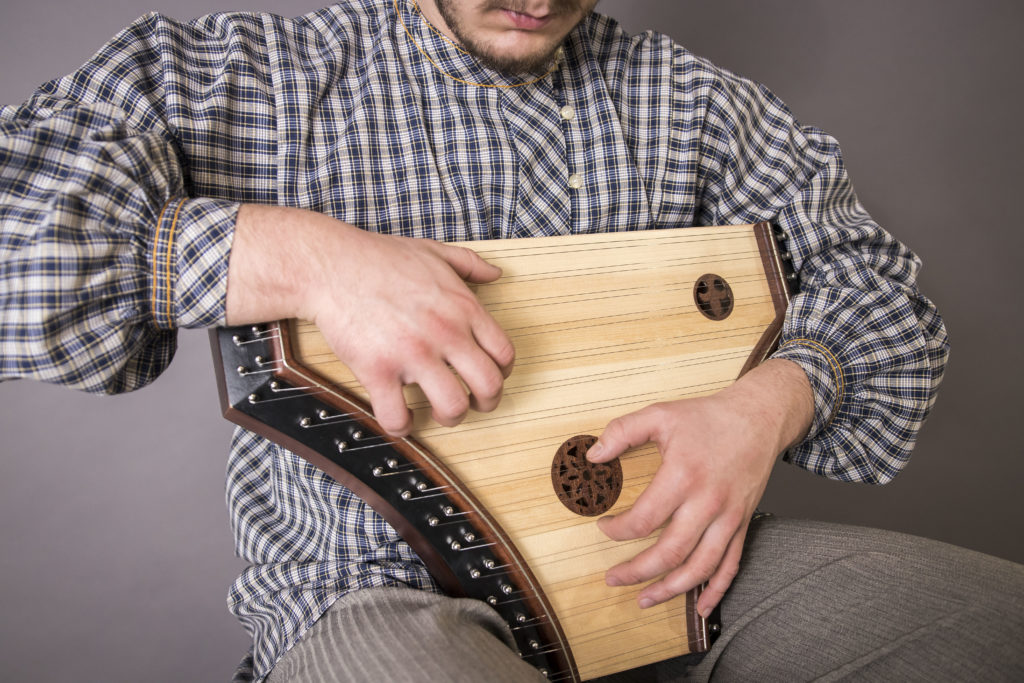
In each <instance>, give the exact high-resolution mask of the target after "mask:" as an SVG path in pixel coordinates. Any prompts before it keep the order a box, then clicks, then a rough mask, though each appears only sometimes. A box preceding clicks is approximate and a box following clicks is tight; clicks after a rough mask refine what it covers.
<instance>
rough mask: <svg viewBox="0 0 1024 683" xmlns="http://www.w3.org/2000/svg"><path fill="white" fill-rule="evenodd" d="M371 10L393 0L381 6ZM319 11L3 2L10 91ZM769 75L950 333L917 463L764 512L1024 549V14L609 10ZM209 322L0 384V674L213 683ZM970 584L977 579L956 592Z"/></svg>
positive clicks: (926, 5)
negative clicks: (95, 384) (163, 365)
mask: <svg viewBox="0 0 1024 683" xmlns="http://www.w3.org/2000/svg"><path fill="white" fill-rule="evenodd" d="M382 1H383V0H382ZM317 4H318V3H316V2H315V1H314V0H287V1H285V0H281V1H280V2H273V0H227V2H225V3H219V2H217V0H176V1H175V2H170V1H169V0H90V1H89V2H60V1H59V0H33V1H28V0H4V2H3V3H2V4H0V57H2V59H0V64H3V67H2V68H0V101H2V102H6V103H14V102H19V101H21V100H22V99H24V98H25V97H26V96H27V95H28V94H29V92H30V91H31V89H32V88H33V87H34V86H35V85H36V84H38V83H40V82H42V81H44V80H47V79H49V78H51V77H54V76H57V75H62V74H64V73H66V72H68V71H71V70H72V69H74V68H75V67H76V66H78V65H79V64H80V63H81V62H82V61H84V60H85V59H86V58H88V56H89V55H90V54H91V52H92V51H93V50H95V49H96V48H97V47H99V45H100V44H102V43H103V42H104V41H105V40H106V39H107V38H108V37H109V36H111V35H113V33H115V32H116V31H117V30H118V29H119V28H120V27H121V26H123V25H124V24H126V23H128V22H129V21H131V20H132V19H133V18H135V17H136V16H137V15H139V14H142V13H144V12H146V11H149V10H160V11H163V12H166V13H169V14H171V15H172V16H176V17H179V18H186V17H190V16H194V15H198V14H203V13H206V12H208V11H212V10H215V9H271V10H273V11H276V12H278V13H281V14H288V15H295V14H301V13H303V12H305V11H308V10H310V9H313V8H314V6H315V5H317ZM599 7H600V8H601V9H602V10H603V11H605V12H606V13H608V14H612V15H614V16H617V17H619V18H620V19H621V20H623V21H624V23H625V24H626V26H627V27H628V28H629V29H631V30H640V29H644V28H657V29H658V30H661V31H663V32H666V33H669V34H670V35H672V36H673V37H675V38H676V39H677V40H679V41H680V42H682V43H683V44H685V45H687V46H689V47H690V48H691V49H693V50H694V51H695V52H697V53H700V54H704V55H706V56H708V57H711V58H712V59H714V60H716V61H717V62H718V63H720V64H722V65H723V66H727V67H729V68H732V69H734V70H736V71H739V72H740V73H743V74H745V75H748V76H751V77H753V78H756V79H758V80H760V81H762V82H764V83H766V84H768V85H769V86H770V87H771V88H772V89H773V90H775V91H776V92H777V93H778V94H779V95H780V96H782V98H783V99H784V100H786V101H787V102H788V103H789V104H790V105H791V106H792V107H793V109H794V110H795V111H796V112H797V114H798V116H799V117H800V118H801V119H802V120H803V121H805V122H807V123H813V124H816V125H819V126H821V127H823V128H825V129H826V130H828V131H830V132H831V133H833V134H834V135H835V136H836V137H837V138H838V139H839V140H840V142H841V143H842V144H843V147H844V150H845V152H846V157H847V161H848V163H849V168H850V170H851V173H852V175H853V178H854V181H855V183H856V185H857V187H858V192H859V194H860V196H861V198H862V199H863V201H864V203H865V204H866V205H867V207H868V209H869V210H870V211H871V212H872V213H873V214H874V216H875V217H876V218H877V219H878V220H879V221H881V222H882V223H883V225H886V226H887V227H888V228H889V229H890V230H891V231H892V232H894V233H895V234H896V235H897V236H898V237H900V238H901V239H903V240H905V241H906V242H908V243H909V244H911V245H912V246H913V247H914V248H915V249H916V250H917V251H918V253H919V254H920V255H921V256H922V257H923V259H924V261H925V264H926V267H925V270H924V271H923V274H922V278H921V281H922V285H923V288H924V290H925V292H926V293H927V294H928V295H929V296H930V297H931V298H933V299H934V300H935V301H936V302H937V303H938V305H939V308H940V310H941V311H942V312H943V314H944V316H945V318H946V320H947V323H948V326H949V329H950V333H951V337H952V341H953V355H952V362H951V365H950V367H949V372H948V375H947V379H946V383H945V385H944V388H943V395H942V397H941V398H940V401H939V404H938V407H937V409H936V410H935V412H934V414H933V417H932V418H931V421H930V423H929V424H928V425H927V427H926V428H925V431H924V432H923V434H922V435H921V439H920V443H919V446H918V449H917V454H916V458H915V460H914V461H913V462H912V463H911V464H910V466H909V467H908V469H907V470H906V471H905V472H904V474H902V475H901V477H899V478H898V479H897V480H896V481H895V482H894V483H892V484H890V485H888V486H885V487H880V488H869V487H866V486H856V485H841V484H835V483H833V482H827V481H824V480H820V479H818V478H816V477H813V476H812V475H808V474H805V473H803V472H801V471H797V470H796V469H794V468H792V467H789V466H785V465H780V466H779V467H778V468H777V470H776V473H775V475H774V477H773V481H772V483H771V485H770V487H769V490H768V493H767V495H766V499H765V503H764V507H766V508H767V509H771V510H774V511H776V512H778V513H785V514H790V515H803V516H813V517H818V518H826V519H833V520H841V521H849V522H855V523H863V524H871V525H876V526H881V527H887V528H891V529H898V530H903V531H909V532H913V533H917V534H922V535H926V536H931V537H935V538H940V539H943V540H947V541H950V542H953V543H957V544H960V545H965V546H968V547H971V548H976V549H979V550H982V551H985V552H989V553H993V554H996V555H1000V556H1003V557H1007V558H1010V559H1013V560H1015V561H1018V562H1020V561H1024V520H1022V516H1021V514H1020V502H1019V498H1020V496H1021V493H1022V491H1021V483H1022V480H1024V476H1022V475H1024V458H1022V455H1024V449H1022V447H1021V442H1020V438H1019V429H1018V426H1019V424H1020V421H1021V417H1020V415H1019V413H1020V409H1021V407H1022V401H1021V399H1020V398H1019V395H1018V392H1019V389H1020V387H1021V384H1022V383H1021V379H1022V373H1021V369H1020V367H1021V366H1020V363H1019V360H1018V359H1017V355H1018V354H1017V351H1018V349H1019V342H1018V341H1017V340H1018V337H1019V331H1020V327H1021V324H1020V320H1019V319H1018V314H1019V312H1020V310H1021V306H1020V303H1019V301H1018V300H1017V297H1018V296H1019V295H1020V294H1021V292H1022V287H1021V285H1022V276H1021V274H1020V269H1019V267H1018V263H1017V261H1018V260H1019V259H1020V255H1021V253H1022V252H1024V249H1022V247H1024V240H1022V238H1021V231H1020V229H1019V216H1020V214H1021V211H1020V210H1019V208H1018V199H1019V197H1020V194H1021V193H1022V192H1024V189H1022V187H1021V181H1022V180H1024V177H1022V176H1024V174H1022V172H1021V158H1022V152H1024V149H1022V142H1024V135H1022V133H1021V128H1020V113H1019V112H1020V111H1021V110H1022V109H1021V107H1022V104H1024V102H1022V97H1021V87H1020V83H1021V76H1020V67H1021V65H1022V51H1021V49H1020V48H1019V47H1014V46H1015V45H1019V32H1020V29H1021V28H1024V9H1022V8H1024V5H1022V4H1021V3H1020V2H1018V1H1017V0H896V1H894V0H859V2H856V3H844V2H827V1H826V0H788V1H785V2H783V1H782V0H758V1H756V2H755V1H750V2H740V1H739V0H690V1H688V2H678V3H667V2H663V1H661V2H659V1H656V0H605V1H604V2H603V3H602V4H601V5H600V6H599ZM211 373H212V365H211V363H210V360H209V352H208V348H207V342H206V335H205V333H202V332H184V333H182V334H181V349H180V351H179V355H178V358H177V359H176V361H175V363H174V364H173V365H172V367H171V370H170V371H169V372H168V373H166V375H164V376H163V377H162V378H161V379H159V380H158V381H157V382H156V383H155V384H154V385H153V386H152V387H149V388H147V389H145V390H143V391H141V392H138V393H137V394H135V395H131V396H121V397H115V398H104V397H91V396H84V395H78V394H75V393H72V392H69V391H67V390H63V389H59V388H55V387H49V386H43V385H40V384H37V383H30V382H11V383H7V384H2V385H0V405H2V411H0V434H2V437H3V438H2V444H3V445H2V446H0V448H2V449H3V457H2V458H0V558H2V559H0V579H2V581H0V604H2V606H3V608H2V612H0V678H3V679H4V680H9V681H34V682H40V681H62V680H68V679H75V680H87V681H93V680H95V681H100V680H102V681H137V680H149V681H218V680H220V681H223V680H226V679H228V678H229V676H230V674H231V671H232V669H233V667H234V665H235V663H236V662H237V661H238V659H239V658H240V657H241V655H242V653H243V652H244V650H245V647H246V638H245V634H244V633H243V631H242V629H241V628H240V627H239V626H238V625H237V624H235V622H234V621H233V619H232V618H231V617H230V616H229V615H228V614H227V611H226V609H225V604H224V599H225V594H226V589H227V586H228V584H229V583H230V582H231V580H232V579H233V577H234V576H235V574H236V573H237V572H238V571H239V570H240V568H241V566H242V564H241V562H240V561H239V560H237V559H236V558H234V557H233V554H232V545H231V538H230V533H229V530H228V523H227V516H226V513H225V510H224V504H223V477H224V464H225V454H226V451H227V443H228V438H229V434H230V431H231V429H230V426H229V425H228V424H227V423H225V422H223V421H221V419H220V418H219V416H218V407H217V401H216V397H215V387H214V380H213V376H212V374H211ZM964 590H965V591H970V590H971V587H970V586H964Z"/></svg>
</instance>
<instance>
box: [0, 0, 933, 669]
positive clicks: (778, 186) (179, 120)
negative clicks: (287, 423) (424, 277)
mask: <svg viewBox="0 0 1024 683" xmlns="http://www.w3.org/2000/svg"><path fill="white" fill-rule="evenodd" d="M563 47H564V55H563V56H562V58H561V59H559V60H558V61H557V62H556V63H555V64H554V65H553V66H552V70H551V71H549V72H548V73H546V74H528V75H526V76H516V77H510V76H505V75H500V74H497V73H494V72H492V71H490V70H488V69H486V68H484V67H482V66H480V65H479V64H478V63H477V62H476V61H475V60H474V59H473V58H472V57H471V56H469V55H468V54H466V53H465V52H463V51H462V50H460V49H459V48H458V47H457V46H455V45H454V44H452V43H451V42H450V41H448V40H447V39H446V38H445V37H444V36H443V35H441V34H440V33H438V32H437V31H436V30H434V29H433V28H432V27H430V26H429V25H428V24H427V23H426V22H425V21H424V20H423V18H422V16H421V15H420V14H419V13H418V11H417V9H416V8H415V6H414V5H413V4H412V3H411V2H407V0H398V1H397V2H394V4H392V2H380V1H379V0H378V1H377V2H372V1H371V0H354V1H353V2H349V3H346V4H344V5H339V6H335V7H331V8H328V9H324V10H322V11H319V12H315V13H312V14H310V15H307V16H305V17H302V18H299V19H295V20H287V19H283V18H280V17H275V16H270V15H265V14H218V15H212V16H209V17H205V18H202V19H199V20H196V21H193V22H190V23H177V22H175V21H172V20H170V19H168V18H165V17H162V16H157V15H151V16H146V17H143V18H141V19H139V20H138V21H137V22H135V23H134V24H133V25H132V26H130V27H129V28H128V29H126V30H125V31H124V32H122V33H121V34H119V35H118V36H117V37H116V38H115V39H114V40H113V41H112V42H111V43H109V44H108V45H107V46H105V47H104V48H103V49H102V50H101V51H100V52H99V53H98V54H97V55H96V56H95V57H94V58H93V59H92V60H91V61H89V62H88V63H87V64H86V65H85V66H83V67H82V68H81V69H80V70H79V71H78V72H76V73H75V74H73V75H71V76H68V77H66V78H64V79H60V80H57V81H54V82H51V83H48V84H46V85H44V86H42V88H41V89H40V90H39V91H38V92H37V93H36V94H35V95H34V96H33V97H32V99H31V100H30V101H29V102H27V103H26V104H24V105H22V106H21V107H7V108H4V109H3V110H2V111H0V196H2V202H0V204H2V206H0V225H2V235H0V257H2V259H0V301H2V313H0V378H3V379H8V378H14V377H32V378H37V379H41V380H44V381H49V382H58V383H62V384H66V385H69V386H73V387H77V388H80V389H84V390H87V391H94V392H120V391H128V390H132V389H135V388H138V387H140V386H142V385H144V384H146V383H147V382H149V381H151V380H152V379H153V378H155V377H156V376H157V375H158V374H159V373H160V372H161V371H162V370H163V369H164V368H165V367H166V365H167V363H168V362H170V359H171V356H172V355H173V352H174V346H175V332H174V330H175V329H176V328H178V327H199V326H209V325H216V324H218V323H222V322H223V318H224V294H225V279H226V270H227V257H228V254H229V251H230V245H231V237H232V234H233V226H234V219H235V214H236V211H237V207H238V205H239V203H241V202H253V203H263V204H280V205H288V206H295V207H304V208H308V209H313V210H317V211H322V212H325V213H327V214H330V215H333V216H336V217H338V218H340V219H343V220H345V221H348V222H350V223H353V224H355V225H358V226H360V227H362V228H365V229H367V230H376V231H380V232H389V233H394V234H402V235H410V236H417V237H433V238H437V239H443V240H456V239H459V240H464V239H479V238H492V237H516V236H522V235H552V234H561V233H584V232H595V231H609V230H635V229H643V228H660V227H675V226H684V225H693V224H703V225H716V224H728V223H751V222H756V221H761V220H768V219H771V220H774V221H776V223H778V224H779V225H780V226H781V227H782V228H783V229H784V230H785V232H786V233H787V235H788V249H789V251H791V253H792V254H793V258H794V263H795V266H796V268H797V269H798V271H799V276H800V284H801V293H800V294H799V295H798V296H797V297H796V298H795V299H794V300H793V302H792V304H791V306H790V309H789V313H788V315H787V319H786V324H785V329H784V336H783V339H782V344H781V348H780V350H779V351H778V352H777V354H776V355H777V356H778V357H783V358H788V359H790V360H793V361H795V362H797V363H799V364H800V365H801V366H802V367H803V368H805V370H806V371H807V374H808V376H809V378H810V380H811V382H812V385H813V388H814V390H815V397H816V398H815V400H816V417H815V420H814V425H813V427H812V430H811V433H810V435H809V437H808V438H807V440H806V441H805V442H804V443H802V444H800V445H799V446H797V447H796V448H794V449H792V450H791V451H790V452H789V453H788V454H787V456H786V457H787V458H788V459H789V460H790V461H791V462H793V463H796V464H798V465H800V466H802V467H805V468H807V469H809V470H812V471H814V472H817V473H820V474H823V475H826V476H830V477H834V478H838V479H846V480H857V481H872V482H884V481H887V480H889V479H890V478H892V477H893V476H894V475H895V474H896V473H897V472H898V471H899V469H900V468H901V467H902V466H903V464H904V463H905V462H906V460H907V458H908V456H909V454H910V450H911V446H912V444H913V441H914V438H915V435H916V433H917V430H918V428H919V427H920V425H921V423H922V421H923V420H924V418H925V416H926V414H927V412H928V410H929V408H930V407H931V404H932V402H933V401H934V398H935V392H936V389H937V386H938V384H939V381H940V379H941V376H942V371H943V368H944V365H945V360H946V356H947V346H946V338H945V331H944V329H943V326H942V322H941V320H940V319H939V317H938V315H937V313H936V311H935V309H934V307H933V306H932V305H931V303H930V302H929V301H928V300H927V299H925V298H924V297H923V296H921V294H920V293H918V291H917V289H916V287H915V284H914V280H915V275H916V272H917V269H918V267H919V263H918V261H917V260H916V257H915V256H914V255H913V254H912V253H910V252H909V251H908V250H907V249H906V248H905V247H904V246H903V245H901V244H900V243H898V242H897V241H895V240H894V239H893V238H892V237H891V236H890V235H888V234H887V233H885V232H884V231H882V230H881V229H880V228H879V227H878V226H877V225H876V224H875V223H874V222H873V221H872V219H871V218H870V216H868V214H867V213H866V212H865V210H864V209H863V207H862V206H861V205H860V204H859V202H858V201H857V198H856V196H855V195H854V192H853V189H852V187H851V186H850V183H849V180H848V178H847V175H846V171H845V168H844V165H843V160H842V157H841V155H840V151H839V147H838V146H837V144H836V142H835V141H834V140H832V139H831V138H829V137H828V136H826V135H825V134H824V133H822V132H821V131H819V130H816V129H814V128H810V127H805V126H801V125H799V124H797V123H796V122H795V121H794V120H793V118H792V116H791V115H790V113H789V112H788V110H787V109H786V108H785V106H784V105H783V104H782V103H781V102H779V101H778V100H777V99H776V98H775V97H774V96H773V95H772V94H771V93H770V92H768V91H767V90H765V89H764V88H762V87H759V86H758V85H756V84H753V83H751V82H749V81H746V80H743V79H741V78H738V77H736V76H735V75H733V74H730V73H728V72H725V71H722V70H720V69H717V68H716V67H714V66H713V65H711V64H709V63H708V62H706V61H704V60H702V59H699V58H697V57H695V56H694V55H692V54H690V53H688V52H687V51H686V50H685V49H683V48H682V47H679V46H678V45H675V44H674V43H672V42H671V41H670V40H669V39H668V38H666V37H664V36H661V35H657V34H651V33H648V34H643V35H640V36H636V37H630V36H627V35H625V34H624V33H623V32H622V31H621V30H620V29H619V27H618V26H617V25H616V24H615V23H614V22H613V21H611V20H609V19H607V18H604V17H600V16H598V15H594V16H592V17H591V18H589V19H587V20H585V21H584V22H583V23H582V24H581V25H580V26H579V27H577V29H576V30H575V31H574V32H573V33H572V34H571V35H570V36H569V38H568V39H567V41H566V43H565V45H564V46H563ZM227 488H228V503H229V508H230V514H231V520H232V524H233V528H234V531H235V535H236V550H237V552H238V553H239V555H240V556H242V557H244V558H245V559H247V560H248V561H249V562H251V567H250V568H249V569H248V570H246V571H245V573H243V574H242V576H240V577H239V579H238V580H237V581H236V582H235V584H234V585H233V587H232V589H231V592H230V595H229V605H230V609H231V610H232V611H233V612H234V613H235V614H236V615H237V616H238V618H239V619H240V620H241V621H242V622H243V624H244V625H245V626H246V628H247V629H249V630H250V631H251V632H252V635H253V639H254V648H253V652H252V657H251V659H250V660H249V663H248V664H249V667H248V668H247V669H246V670H244V671H242V673H241V674H240V676H241V677H242V678H245V677H249V676H252V677H254V678H256V679H260V678H262V677H263V676H265V675H266V673H267V672H268V671H269V670H270V668H271V667H272V666H273V664H274V663H275V662H276V660H277V659H278V658H279V657H280V656H281V655H282V654H283V653H284V651H285V650H286V649H287V648H288V647H290V646H291V645H292V644H293V643H294V642H295V641H296V640H297V638H298V637H299V636H300V635H301V634H302V632H303V631H304V630H305V629H306V628H308V627H309V626H310V625H311V624H312V623H313V622H314V621H315V620H316V618H317V617H318V616H319V615H320V614H322V613H323V612H324V610H326V609H327V607H328V606H329V605H330V604H331V602H332V601H333V600H334V599H336V598H337V596H339V595H341V594H343V593H344V592H346V591H349V590H352V589H355V588H359V587H365V586H376V585H384V584H394V583H401V584H407V585H413V586H417V587H422V588H432V587H433V584H432V582H431V580H430V578H429V576H428V575H427V574H426V573H425V571H424V570H423V568H422V565H421V564H420V563H419V561H418V559H417V558H416V557H415V556H414V555H413V553H412V552H411V551H410V549H409V548H408V547H407V546H406V545H405V544H404V543H403V542H401V541H400V540H399V539H398V537H397V536H396V535H395V533H394V531H393V530H392V529H391V528H390V527H388V525H387V524H385V523H384V522H383V521H382V520H381V518H380V517H379V516H378V515H376V514H375V513H374V512H373V511H372V510H370V509H369V508H367V507H366V506H365V505H364V504H363V503H362V502H361V501H360V500H358V499H356V498H355V497H354V496H352V495H351V494H350V493H349V492H348V491H347V490H346V489H344V488H343V487H342V486H340V485H339V484H337V483H336V482H334V481H332V480H330V479H328V478H326V477H325V476H323V475H322V474H320V473H319V472H318V471H317V470H315V469H314V468H313V467H311V466H310V465H308V464H306V463H305V462H304V461H302V460H300V459H299V458H297V457H296V456H294V455H293V454H291V453H289V452H287V451H285V450H283V449H281V448H279V447H277V446H275V445H272V444H270V443H268V442H266V441H264V440H263V439H261V438H259V437H256V436H254V435H253V434H250V433H248V432H245V431H238V432H237V433H236V436H235V440H234V446H233V450H232V453H231V457H230V465H229V474H228V483H227Z"/></svg>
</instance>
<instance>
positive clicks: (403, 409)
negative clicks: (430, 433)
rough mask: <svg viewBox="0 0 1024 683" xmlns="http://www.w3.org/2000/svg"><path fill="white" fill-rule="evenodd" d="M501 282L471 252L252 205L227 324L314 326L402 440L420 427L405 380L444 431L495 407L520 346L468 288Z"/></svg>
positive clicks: (234, 270)
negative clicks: (295, 322) (299, 321)
mask: <svg viewBox="0 0 1024 683" xmlns="http://www.w3.org/2000/svg"><path fill="white" fill-rule="evenodd" d="M500 275H501V270H500V269H499V268H497V267H495V266H492V265H490V264H489V263H487V262H486V261H484V260H483V259H481V258H480V257H479V256H478V255H477V254H476V253H475V252H473V251H472V250H469V249H465V248H461V247H453V246H450V245H446V244H442V243H440V242H435V241H433V240H426V239H410V238H405V237H393V236H389V235H378V234H375V233H370V232H366V231H363V230H360V229H358V228H356V227H354V226H352V225H349V224H348V223H344V222H342V221H338V220H336V219H333V218H330V217H329V216H326V215H324V214H320V213H315V212H311V211H304V210H301V209H289V208H283V207H275V206H259V205H244V206H242V207H241V209H240V210H239V213H238V220H237V224H236V229H235V238H234V242H233V245H232V252H231V258H230V261H229V268H228V291H227V311H226V317H227V321H228V324H230V325H239V324H247V323H253V322H265V321H269V320H278V319H281V318H303V319H306V320H311V321H313V322H315V323H316V324H317V326H318V327H319V328H320V331H321V333H323V335H324V338H325V339H326V340H327V342H328V344H330V346H331V349H332V350H333V351H334V353H335V355H336V356H337V357H338V358H339V359H340V360H341V361H342V362H343V363H345V364H346V365H347V366H348V367H349V369H350V370H352V373H353V374H354V375H355V376H356V378H357V379H358V380H359V381H360V383H362V385H363V386H364V387H365V388H366V390H367V391H368V392H369V394H370V402H371V404H372V408H373V412H374V416H375V417H376V419H377V421H378V422H379V423H380V425H381V427H382V428H384V429H385V430H386V431H387V432H388V433H390V434H392V435H395V436H404V435H406V434H408V432H409V430H410V429H411V427H412V415H411V413H410V412H409V409H408V407H407V406H406V403H405V397H404V395H403V393H402V387H403V386H404V385H406V384H418V385H419V386H420V388H421V389H422V390H423V393H424V394H425V395H426V397H427V399H428V400H429V401H430V405H431V408H432V410H433V416H434V419H435V420H437V421H438V422H439V423H441V424H443V425H448V426H452V425H455V424H458V422H459V421H460V420H461V419H462V418H463V416H465V414H466V412H467V411H468V410H469V408H473V409H474V410H479V411H483V412H486V411H490V410H493V409H494V408H495V406H497V404H498V401H499V399H500V398H501V390H502V385H503V383H504V378H505V377H507V376H508V374H509V372H511V370H512V363H513V360H514V357H515V350H514V348H513V346H512V342H511V340H509V338H508V336H507V335H506V334H505V332H504V331H503V330H502V329H501V327H500V326H499V325H498V324H497V322H495V320H494V319H493V318H492V317H491V316H490V314H489V313H487V311H486V310H484V308H483V307H482V306H481V305H480V302H479V301H478V300H477V298H476V296H475V295H474V294H473V292H472V291H471V290H470V288H469V287H468V286H467V284H466V283H467V282H470V283H484V282H491V281H493V280H496V279H497V278H498V277H499V276H500ZM453 370H454V372H453ZM455 373H458V376H456V374H455ZM460 377H461V381H460V379H459V378H460ZM463 383H464V384H463Z"/></svg>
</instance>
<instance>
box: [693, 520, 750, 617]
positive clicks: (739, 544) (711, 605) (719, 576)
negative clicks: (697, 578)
mask: <svg viewBox="0 0 1024 683" xmlns="http://www.w3.org/2000/svg"><path fill="white" fill-rule="evenodd" d="M747 526H748V525H744V526H743V528H742V529H740V530H739V531H738V532H737V533H736V535H735V536H733V537H732V540H731V541H730V542H729V547H728V548H727V549H726V551H725V557H724V558H722V563H721V564H720V565H718V569H716V570H715V573H714V574H713V575H712V576H711V578H710V579H708V585H707V588H705V589H704V592H703V593H701V594H700V598H699V599H698V600H697V613H698V614H700V615H701V616H702V617H704V618H705V619H707V618H708V615H709V614H711V612H712V610H714V609H715V607H717V606H718V603H720V602H721V601H722V598H723V597H725V592H726V591H727V590H729V586H731V585H732V582H733V579H735V578H736V575H737V574H738V573H739V571H740V557H741V556H742V555H743V541H744V539H745V538H746V536H747Z"/></svg>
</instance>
